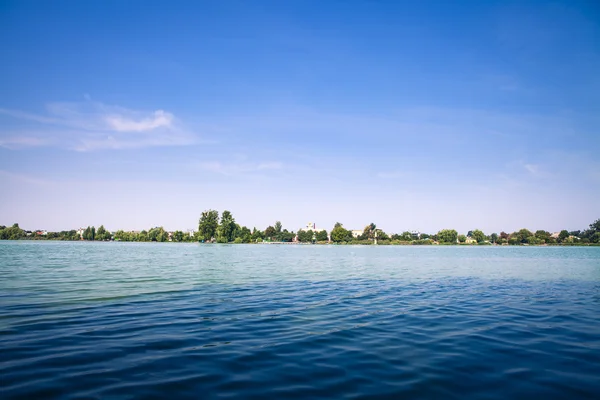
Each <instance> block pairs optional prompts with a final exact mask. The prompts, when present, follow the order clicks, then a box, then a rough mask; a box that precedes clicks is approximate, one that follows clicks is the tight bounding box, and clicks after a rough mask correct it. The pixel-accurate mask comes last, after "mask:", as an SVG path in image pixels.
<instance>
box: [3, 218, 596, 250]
mask: <svg viewBox="0 0 600 400" xmlns="http://www.w3.org/2000/svg"><path fill="white" fill-rule="evenodd" d="M0 240H69V241H79V240H86V241H113V240H114V241H123V242H201V243H305V244H309V243H313V244H349V245H375V244H377V245H561V246H599V245H600V219H597V220H596V221H594V222H593V223H591V224H590V225H589V228H588V229H584V230H580V231H567V230H562V231H560V232H554V233H550V232H547V231H544V230H537V231H535V232H532V231H530V230H528V229H521V230H519V231H516V232H512V233H506V232H500V233H491V234H486V233H484V232H483V231H481V230H479V229H474V230H472V231H469V232H467V233H465V234H459V233H458V232H457V231H456V230H454V229H442V230H440V231H439V232H437V233H434V234H428V233H417V232H408V231H406V232H403V233H395V234H388V233H386V232H384V231H382V230H381V229H379V228H377V226H376V225H375V224H374V223H371V224H369V225H367V226H365V228H364V229H363V230H362V232H361V231H351V230H348V229H346V228H344V226H343V224H341V223H339V222H338V223H336V224H335V225H334V227H333V228H332V230H331V231H330V232H327V231H326V230H313V229H309V228H305V229H300V230H298V231H297V232H294V231H288V230H287V229H284V228H283V226H282V224H281V222H279V221H277V222H275V224H273V225H272V226H268V227H267V228H265V230H262V231H261V230H259V229H257V228H256V227H255V228H254V229H252V230H250V229H249V228H248V227H246V226H240V225H239V224H238V223H237V222H236V221H235V219H234V218H233V215H232V214H231V212H229V211H223V213H222V214H221V216H219V212H218V211H216V210H206V211H204V212H203V213H202V215H201V217H200V220H199V221H198V230H196V231H188V232H183V231H179V230H178V231H173V232H168V231H166V230H165V229H164V228H163V227H154V228H151V229H149V230H147V231H146V230H142V231H123V230H118V231H116V232H110V231H108V230H106V229H105V228H104V226H103V225H101V226H100V227H99V228H98V229H96V228H95V227H93V226H88V227H87V228H85V229H79V230H70V231H61V232H46V231H43V230H34V231H26V230H23V229H21V228H20V227H19V225H18V224H14V225H12V226H10V227H7V226H3V225H0Z"/></svg>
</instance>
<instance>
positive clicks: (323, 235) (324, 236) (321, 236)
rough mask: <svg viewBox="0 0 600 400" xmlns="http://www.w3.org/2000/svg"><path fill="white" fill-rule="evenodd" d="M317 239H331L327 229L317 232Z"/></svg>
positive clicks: (322, 240)
mask: <svg viewBox="0 0 600 400" xmlns="http://www.w3.org/2000/svg"><path fill="white" fill-rule="evenodd" d="M317 240H318V241H319V242H326V241H328V240H329V237H328V236H327V231H326V230H325V229H323V230H322V231H319V232H317Z"/></svg>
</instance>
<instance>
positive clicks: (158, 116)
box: [106, 110, 173, 132]
mask: <svg viewBox="0 0 600 400" xmlns="http://www.w3.org/2000/svg"><path fill="white" fill-rule="evenodd" d="M106 122H107V123H108V125H109V126H110V127H111V128H113V129H114V130H116V131H118V132H144V131H149V130H152V129H156V128H160V127H165V128H169V127H171V126H172V124H173V114H170V113H168V112H164V111H163V110H157V111H154V115H153V117H151V118H144V119H141V120H137V121H136V120H133V119H129V118H126V117H123V116H122V115H111V116H108V117H106Z"/></svg>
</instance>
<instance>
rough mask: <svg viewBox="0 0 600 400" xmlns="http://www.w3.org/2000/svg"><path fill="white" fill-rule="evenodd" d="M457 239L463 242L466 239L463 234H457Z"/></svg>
mask: <svg viewBox="0 0 600 400" xmlns="http://www.w3.org/2000/svg"><path fill="white" fill-rule="evenodd" d="M458 241H459V242H461V243H464V242H466V241H467V237H466V236H465V235H458Z"/></svg>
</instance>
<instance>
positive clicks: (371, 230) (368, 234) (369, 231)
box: [359, 222, 377, 240]
mask: <svg viewBox="0 0 600 400" xmlns="http://www.w3.org/2000/svg"><path fill="white" fill-rule="evenodd" d="M376 230H377V225H375V224H374V223H373V222H371V223H370V224H369V225H367V226H365V229H363V233H362V235H360V237H359V240H366V239H374V238H375V231H376Z"/></svg>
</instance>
